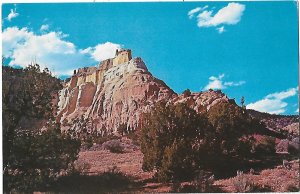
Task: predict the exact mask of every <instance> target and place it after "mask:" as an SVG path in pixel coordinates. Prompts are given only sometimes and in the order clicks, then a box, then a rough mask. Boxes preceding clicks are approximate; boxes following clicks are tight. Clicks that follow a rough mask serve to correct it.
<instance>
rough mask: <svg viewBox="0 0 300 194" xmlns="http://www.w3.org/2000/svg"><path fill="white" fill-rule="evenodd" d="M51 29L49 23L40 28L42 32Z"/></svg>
mask: <svg viewBox="0 0 300 194" xmlns="http://www.w3.org/2000/svg"><path fill="white" fill-rule="evenodd" d="M48 30H49V25H48V24H43V25H42V26H41V28H40V31H41V32H45V31H48Z"/></svg>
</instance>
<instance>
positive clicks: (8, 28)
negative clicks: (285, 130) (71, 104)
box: [2, 1, 299, 115]
mask: <svg viewBox="0 0 300 194" xmlns="http://www.w3.org/2000/svg"><path fill="white" fill-rule="evenodd" d="M297 18H298V16H297V4H296V2H293V1H280V2H230V1H229V2H176V3H174V2H172V3H170V2H169V3H166V2H164V3H158V2H156V3H153V2H152V3H73V4H71V3H52V4H41V3H40V4H3V5H2V52H3V53H2V55H3V56H4V57H5V58H6V61H5V62H6V63H7V64H8V65H10V66H13V67H26V66H27V65H28V64H30V63H31V62H32V61H36V62H37V63H38V64H40V65H41V66H42V67H47V68H49V69H50V70H51V71H52V72H53V73H54V74H55V75H57V76H58V77H61V78H65V77H68V76H70V75H71V74H72V73H73V70H74V69H77V68H79V67H84V66H95V65H97V64H99V62H100V61H102V60H105V59H107V58H111V57H113V56H114V54H115V50H116V49H119V48H129V49H131V50H132V53H133V57H142V59H143V60H144V62H145V64H146V65H147V67H148V69H149V71H150V72H151V73H152V74H153V75H154V76H155V77H157V78H159V79H161V80H163V81H164V82H166V84H167V85H168V86H169V87H171V88H172V89H173V90H174V91H175V92H177V93H182V92H183V91H184V90H185V89H187V88H189V89H190V90H191V91H192V92H199V91H203V90H207V89H210V88H211V89H221V90H222V91H223V92H224V93H226V94H227V95H228V97H230V98H235V99H236V102H237V103H238V104H240V99H241V97H242V96H244V97H245V104H246V105H247V108H251V109H255V110H258V111H262V112H268V113H271V114H284V115H287V114H299V108H298V19H297Z"/></svg>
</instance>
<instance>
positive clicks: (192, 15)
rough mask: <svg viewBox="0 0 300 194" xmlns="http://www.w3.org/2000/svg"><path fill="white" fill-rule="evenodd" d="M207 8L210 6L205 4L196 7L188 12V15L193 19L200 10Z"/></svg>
mask: <svg viewBox="0 0 300 194" xmlns="http://www.w3.org/2000/svg"><path fill="white" fill-rule="evenodd" d="M206 8H208V6H207V5H206V6H204V7H196V8H195V9H192V10H190V11H189V12H188V16H189V18H190V19H192V18H193V17H194V15H195V14H196V13H197V12H199V11H202V10H205V9H206Z"/></svg>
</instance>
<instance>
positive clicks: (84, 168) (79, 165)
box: [73, 161, 91, 174]
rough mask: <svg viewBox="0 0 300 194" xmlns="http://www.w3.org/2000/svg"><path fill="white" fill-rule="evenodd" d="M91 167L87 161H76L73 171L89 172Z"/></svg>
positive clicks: (77, 172) (76, 172)
mask: <svg viewBox="0 0 300 194" xmlns="http://www.w3.org/2000/svg"><path fill="white" fill-rule="evenodd" d="M90 169H91V165H90V164H89V163H86V162H79V161H75V162H74V166H73V173H75V174H87V173H88V172H89V170H90Z"/></svg>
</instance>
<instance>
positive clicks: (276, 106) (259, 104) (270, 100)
mask: <svg viewBox="0 0 300 194" xmlns="http://www.w3.org/2000/svg"><path fill="white" fill-rule="evenodd" d="M297 92H298V87H296V88H290V89H288V90H286V91H282V92H276V93H272V94H269V95H267V96H265V97H264V98H263V99H262V100H258V101H256V102H254V103H250V104H248V105H247V109H253V110H257V111H260V112H267V113H270V114H282V113H285V111H286V107H287V105H288V103H286V102H284V101H283V100H284V99H286V98H289V97H292V96H295V95H296V94H297Z"/></svg>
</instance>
